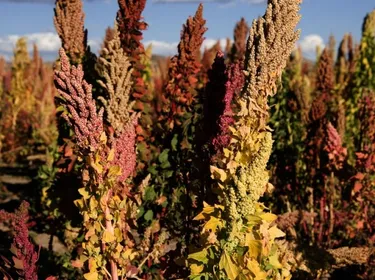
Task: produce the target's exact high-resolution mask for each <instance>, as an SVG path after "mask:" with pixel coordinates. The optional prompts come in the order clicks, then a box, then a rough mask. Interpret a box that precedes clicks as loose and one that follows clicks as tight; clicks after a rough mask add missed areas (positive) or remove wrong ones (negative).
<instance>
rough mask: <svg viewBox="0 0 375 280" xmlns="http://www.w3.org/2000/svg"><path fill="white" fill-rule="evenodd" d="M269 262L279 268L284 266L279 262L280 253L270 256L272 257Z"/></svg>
mask: <svg viewBox="0 0 375 280" xmlns="http://www.w3.org/2000/svg"><path fill="white" fill-rule="evenodd" d="M269 263H270V265H272V266H273V267H274V268H278V269H281V268H283V266H282V265H281V263H280V262H279V258H278V255H272V256H270V257H269Z"/></svg>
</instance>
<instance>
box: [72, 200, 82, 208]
mask: <svg viewBox="0 0 375 280" xmlns="http://www.w3.org/2000/svg"><path fill="white" fill-rule="evenodd" d="M74 205H75V206H77V207H78V209H80V210H81V209H82V208H83V206H84V204H83V199H76V200H74Z"/></svg>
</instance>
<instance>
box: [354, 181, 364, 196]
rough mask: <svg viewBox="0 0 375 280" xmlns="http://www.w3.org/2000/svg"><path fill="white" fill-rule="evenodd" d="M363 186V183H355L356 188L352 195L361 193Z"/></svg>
mask: <svg viewBox="0 0 375 280" xmlns="http://www.w3.org/2000/svg"><path fill="white" fill-rule="evenodd" d="M362 187H363V185H362V183H361V182H358V181H357V182H355V183H354V188H353V191H352V195H354V194H356V193H357V192H359V191H360V190H361V189H362Z"/></svg>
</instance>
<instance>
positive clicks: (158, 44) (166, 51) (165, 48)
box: [144, 40, 178, 55]
mask: <svg viewBox="0 0 375 280" xmlns="http://www.w3.org/2000/svg"><path fill="white" fill-rule="evenodd" d="M150 44H151V45H152V53H154V54H159V55H174V54H176V53H177V45H178V43H168V42H164V41H157V40H151V41H147V42H144V45H145V46H146V47H147V46H149V45H150Z"/></svg>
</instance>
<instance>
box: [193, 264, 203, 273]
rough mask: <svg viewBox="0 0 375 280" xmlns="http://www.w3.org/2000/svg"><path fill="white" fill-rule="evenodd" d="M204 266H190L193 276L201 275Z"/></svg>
mask: <svg viewBox="0 0 375 280" xmlns="http://www.w3.org/2000/svg"><path fill="white" fill-rule="evenodd" d="M203 268H204V266H203V264H200V265H198V264H195V263H193V264H192V265H191V266H190V271H191V274H192V275H199V274H200V273H201V272H202V271H203Z"/></svg>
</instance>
